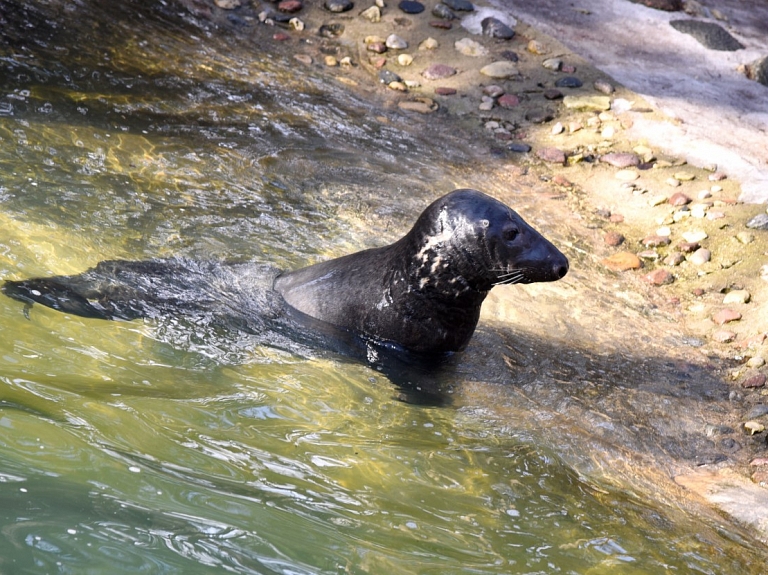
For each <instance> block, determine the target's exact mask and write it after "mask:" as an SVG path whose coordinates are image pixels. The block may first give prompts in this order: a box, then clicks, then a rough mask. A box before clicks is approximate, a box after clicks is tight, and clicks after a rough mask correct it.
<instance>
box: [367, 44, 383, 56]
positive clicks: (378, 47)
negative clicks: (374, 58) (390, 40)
mask: <svg viewBox="0 0 768 575" xmlns="http://www.w3.org/2000/svg"><path fill="white" fill-rule="evenodd" d="M365 49H366V50H368V51H369V52H373V53H374V54H383V53H384V52H386V51H387V45H386V44H385V43H384V42H368V43H367V44H366V45H365Z"/></svg>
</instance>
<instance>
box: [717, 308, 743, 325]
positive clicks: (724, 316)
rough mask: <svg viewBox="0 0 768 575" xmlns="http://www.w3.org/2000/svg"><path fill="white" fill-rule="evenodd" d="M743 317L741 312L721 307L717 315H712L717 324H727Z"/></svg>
mask: <svg viewBox="0 0 768 575" xmlns="http://www.w3.org/2000/svg"><path fill="white" fill-rule="evenodd" d="M740 319H741V314H740V313H739V312H737V311H735V310H732V309H727V308H726V309H721V310H720V311H719V312H717V313H716V314H715V315H713V316H712V321H714V322H715V323H716V324H717V325H725V324H726V323H730V322H732V321H738V320H740Z"/></svg>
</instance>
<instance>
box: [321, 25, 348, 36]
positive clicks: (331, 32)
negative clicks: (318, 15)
mask: <svg viewBox="0 0 768 575" xmlns="http://www.w3.org/2000/svg"><path fill="white" fill-rule="evenodd" d="M343 33H344V24H323V25H322V26H320V29H319V30H318V34H320V36H322V37H323V38H338V37H339V36H341V35H342V34H343Z"/></svg>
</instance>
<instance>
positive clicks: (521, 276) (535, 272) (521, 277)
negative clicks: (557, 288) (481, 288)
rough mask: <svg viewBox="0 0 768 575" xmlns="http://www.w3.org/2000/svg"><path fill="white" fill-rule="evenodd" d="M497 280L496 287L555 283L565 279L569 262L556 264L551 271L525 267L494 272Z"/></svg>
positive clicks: (494, 283)
mask: <svg viewBox="0 0 768 575" xmlns="http://www.w3.org/2000/svg"><path fill="white" fill-rule="evenodd" d="M493 271H494V273H495V274H497V275H496V279H495V281H494V282H493V285H494V286H499V285H512V284H531V283H537V282H553V281H557V280H559V279H562V278H563V277H565V274H567V273H568V262H567V260H566V262H565V263H561V264H556V265H555V266H553V267H552V269H550V270H546V269H544V270H543V269H542V268H540V267H523V268H515V269H511V270H510V269H499V270H493Z"/></svg>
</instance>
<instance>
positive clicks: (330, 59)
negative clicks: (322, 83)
mask: <svg viewBox="0 0 768 575" xmlns="http://www.w3.org/2000/svg"><path fill="white" fill-rule="evenodd" d="M325 65H326V66H331V67H333V66H338V65H339V61H338V60H337V59H336V57H335V56H326V57H325Z"/></svg>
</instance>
